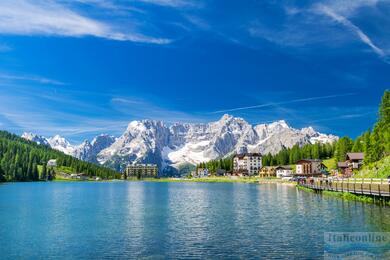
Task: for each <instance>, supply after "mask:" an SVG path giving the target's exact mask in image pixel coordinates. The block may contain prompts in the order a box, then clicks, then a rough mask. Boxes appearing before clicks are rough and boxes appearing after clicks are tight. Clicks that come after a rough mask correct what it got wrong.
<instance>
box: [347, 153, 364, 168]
mask: <svg viewBox="0 0 390 260" xmlns="http://www.w3.org/2000/svg"><path fill="white" fill-rule="evenodd" d="M363 160H364V153H347V161H346V162H347V164H348V167H350V168H352V169H360V167H361V166H362V165H363Z"/></svg>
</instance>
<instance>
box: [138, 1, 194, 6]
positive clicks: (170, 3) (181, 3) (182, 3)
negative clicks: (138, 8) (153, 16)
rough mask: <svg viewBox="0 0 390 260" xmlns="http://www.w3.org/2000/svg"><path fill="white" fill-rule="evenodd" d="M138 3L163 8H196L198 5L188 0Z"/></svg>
mask: <svg viewBox="0 0 390 260" xmlns="http://www.w3.org/2000/svg"><path fill="white" fill-rule="evenodd" d="M136 1H138V2H144V3H148V4H155V5H161V6H169V7H188V6H190V7H195V6H197V5H198V4H197V3H195V2H192V1H186V0H136Z"/></svg>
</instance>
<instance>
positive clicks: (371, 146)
mask: <svg viewBox="0 0 390 260" xmlns="http://www.w3.org/2000/svg"><path fill="white" fill-rule="evenodd" d="M348 152H363V153H364V155H365V158H364V163H372V162H376V161H378V160H380V159H382V158H383V157H385V156H389V155H390V91H389V90H385V92H384V94H383V97H382V100H381V103H380V105H379V112H378V120H377V122H376V124H375V125H374V127H373V130H367V131H366V132H364V133H363V134H362V135H360V136H359V137H357V138H356V139H355V140H353V139H351V138H350V137H348V136H344V137H342V138H340V139H339V140H338V141H337V142H334V143H332V144H330V143H327V144H320V143H316V144H306V145H303V146H299V145H294V146H293V147H291V148H285V149H282V150H281V151H280V152H279V153H277V154H274V155H272V154H266V155H263V165H264V166H274V165H286V164H295V163H296V162H297V161H299V160H301V159H328V158H333V157H334V158H335V159H336V161H339V162H342V161H345V159H346V154H347V153H348ZM232 160H233V158H232V157H228V158H225V159H217V160H211V161H209V162H207V163H201V164H199V165H197V167H200V168H207V169H209V170H210V171H211V172H215V170H216V169H225V170H227V171H230V170H232V165H233V162H232Z"/></svg>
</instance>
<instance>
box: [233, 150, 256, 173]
mask: <svg viewBox="0 0 390 260" xmlns="http://www.w3.org/2000/svg"><path fill="white" fill-rule="evenodd" d="M261 167H262V160H261V154H260V153H244V154H236V155H235V156H234V157H233V173H234V174H239V175H249V176H252V175H257V174H258V173H259V170H260V169H261Z"/></svg>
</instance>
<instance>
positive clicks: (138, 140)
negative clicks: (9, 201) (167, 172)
mask: <svg viewBox="0 0 390 260" xmlns="http://www.w3.org/2000/svg"><path fill="white" fill-rule="evenodd" d="M23 137H24V138H26V139H29V140H32V141H35V142H40V143H42V144H45V143H46V142H47V144H48V145H50V146H51V147H52V148H54V149H58V150H61V151H63V152H65V153H67V154H70V155H72V156H75V157H77V158H79V159H82V160H86V161H90V162H95V163H99V164H102V165H106V166H108V167H111V168H114V169H117V170H123V169H124V167H125V166H126V165H128V164H131V163H133V164H135V163H156V164H158V165H159V167H160V169H170V168H171V167H174V168H176V169H178V168H180V167H181V166H183V165H185V164H197V163H200V162H206V161H209V160H212V159H216V158H221V157H225V156H227V155H230V154H233V153H239V152H260V153H264V154H265V153H271V154H275V153H277V152H279V151H280V150H282V149H283V148H289V147H292V146H293V145H295V144H299V145H304V144H309V143H316V142H320V143H327V142H329V143H330V142H334V141H336V140H337V139H338V137H337V136H334V135H326V134H321V133H318V132H316V131H315V130H314V129H313V128H311V127H308V128H303V129H294V128H292V127H290V126H288V125H287V123H286V122H285V121H283V120H281V121H277V122H274V123H271V124H259V125H255V126H252V125H250V124H249V123H248V122H246V121H245V120H244V119H242V118H237V117H233V116H230V115H224V116H223V117H222V118H221V119H220V120H218V121H216V122H211V123H204V124H180V123H176V124H173V125H170V126H168V125H166V124H164V123H163V122H161V121H154V120H142V121H133V122H131V123H130V124H129V125H128V127H127V129H126V131H125V132H124V133H123V134H122V135H121V136H120V137H119V138H115V137H113V136H109V135H100V136H97V137H96V138H95V139H94V140H93V141H92V142H89V141H87V140H86V141H84V142H83V143H82V144H80V145H78V146H72V145H70V144H69V142H67V141H66V140H65V139H64V138H61V137H60V136H55V137H53V138H49V139H45V138H44V137H39V136H36V135H33V134H23Z"/></svg>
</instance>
